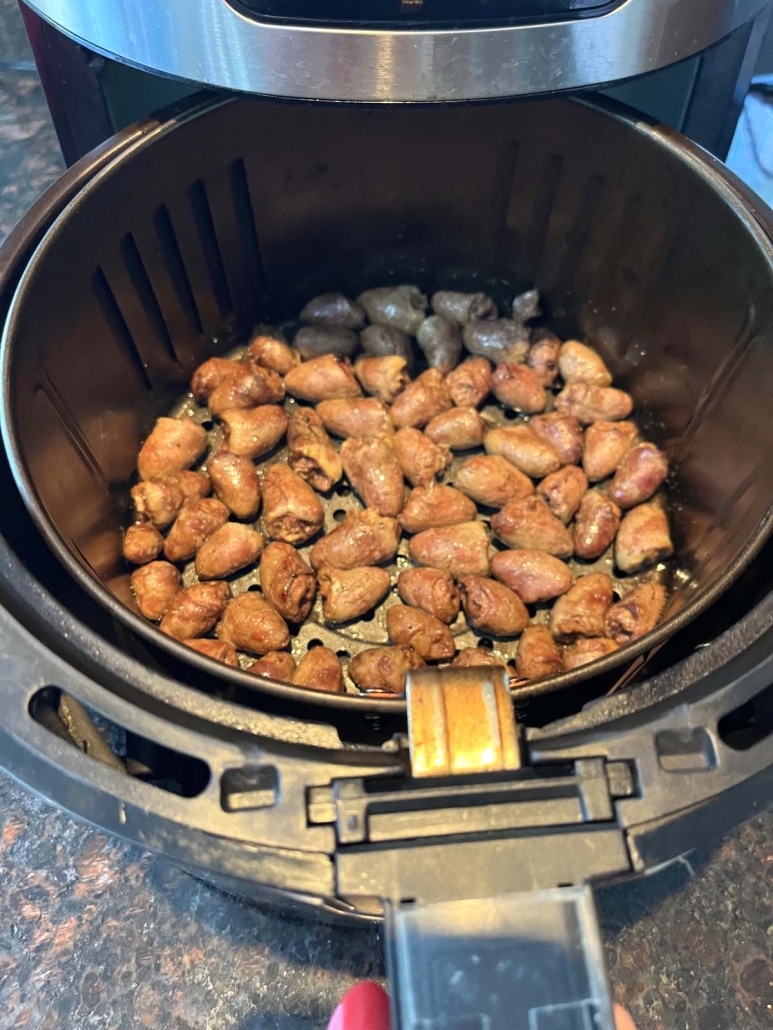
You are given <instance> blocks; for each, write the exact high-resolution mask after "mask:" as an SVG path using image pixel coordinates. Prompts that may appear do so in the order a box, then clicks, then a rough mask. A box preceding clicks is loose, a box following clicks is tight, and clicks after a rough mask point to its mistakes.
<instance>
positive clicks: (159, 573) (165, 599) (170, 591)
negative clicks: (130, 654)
mask: <svg viewBox="0 0 773 1030" xmlns="http://www.w3.org/2000/svg"><path fill="white" fill-rule="evenodd" d="M131 585H132V590H133V591H134V597H135V600H136V601H137V607H138V608H139V610H140V611H141V612H142V614H143V615H144V616H145V618H146V619H150V620H151V622H158V620H159V619H160V618H161V617H162V616H163V614H164V612H165V611H166V610H167V608H168V607H169V605H170V604H171V602H172V598H173V597H174V596H175V594H176V593H177V591H178V590H179V589H180V573H179V570H178V569H176V568H175V567H174V565H170V564H169V562H167V561H153V562H151V563H150V564H149V565H143V566H142V568H140V569H135V570H134V572H133V573H132V576H131Z"/></svg>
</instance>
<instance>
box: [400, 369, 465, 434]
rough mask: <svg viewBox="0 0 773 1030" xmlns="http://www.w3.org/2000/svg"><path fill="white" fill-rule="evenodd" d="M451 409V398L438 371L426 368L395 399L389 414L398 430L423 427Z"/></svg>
mask: <svg viewBox="0 0 773 1030" xmlns="http://www.w3.org/2000/svg"><path fill="white" fill-rule="evenodd" d="M450 407H451V397H450V395H449V393H448V387H447V386H446V383H445V378H444V377H443V373H442V372H441V371H440V369H437V368H428V369H427V371H426V372H422V374H421V375H420V376H419V378H418V379H415V380H414V381H413V382H412V383H409V384H408V385H407V386H406V388H405V389H404V390H403V392H402V393H401V394H398V395H397V397H395V401H394V404H393V405H392V408H391V412H390V414H391V415H392V421H393V422H394V424H395V425H396V426H397V428H398V429H402V428H403V426H416V427H418V428H421V426H425V425H426V424H427V423H428V422H429V420H430V419H431V418H434V417H435V415H439V414H440V412H441V411H446V410H447V409H448V408H450Z"/></svg>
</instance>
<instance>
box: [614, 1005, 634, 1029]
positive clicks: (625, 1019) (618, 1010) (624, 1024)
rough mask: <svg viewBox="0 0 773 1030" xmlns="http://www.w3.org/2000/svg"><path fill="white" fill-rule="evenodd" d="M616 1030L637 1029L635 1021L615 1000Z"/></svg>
mask: <svg viewBox="0 0 773 1030" xmlns="http://www.w3.org/2000/svg"><path fill="white" fill-rule="evenodd" d="M615 1030H636V1026H635V1024H634V1021H633V1020H632V1019H631V1017H630V1015H629V1014H628V1012H626V1010H625V1009H624V1008H623V1006H622V1005H618V1004H617V1002H615Z"/></svg>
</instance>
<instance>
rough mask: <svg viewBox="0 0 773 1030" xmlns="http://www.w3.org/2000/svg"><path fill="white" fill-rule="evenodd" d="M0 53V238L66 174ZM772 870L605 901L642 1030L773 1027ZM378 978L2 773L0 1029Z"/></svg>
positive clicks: (682, 881)
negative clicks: (60, 808)
mask: <svg viewBox="0 0 773 1030" xmlns="http://www.w3.org/2000/svg"><path fill="white" fill-rule="evenodd" d="M4 9H5V10H6V11H8V12H10V5H9V3H8V0H0V22H1V20H2V13H3V10H4ZM14 31H15V30H14ZM16 41H17V42H18V36H17V40H16ZM7 42H8V38H7V36H6V35H4V31H0V239H2V238H4V236H5V235H7V233H8V231H9V230H10V229H11V228H12V227H13V225H14V224H15V223H16V221H18V219H19V218H20V217H21V215H22V214H23V212H24V211H25V210H26V209H27V208H28V207H29V205H30V204H31V203H32V202H33V201H34V200H35V198H36V197H37V196H38V195H39V194H40V192H41V191H42V190H43V189H44V188H45V187H46V186H47V185H48V184H49V183H50V182H52V181H53V179H54V178H55V177H56V176H57V175H58V174H59V172H60V171H61V169H62V161H61V157H60V155H59V151H58V148H57V144H56V139H55V136H54V134H53V130H52V128H51V125H50V122H49V119H48V115H47V110H46V108H45V104H44V102H43V98H42V95H41V91H40V87H39V85H38V82H37V79H36V77H35V75H34V74H33V73H30V72H29V71H28V70H26V67H25V65H24V62H23V61H22V62H18V61H17V62H14V63H13V67H11V63H10V62H5V65H4V63H3V57H4V54H3V46H4V45H5V44H6V43H7ZM772 863H773V816H771V815H766V816H763V817H761V818H758V819H755V820H754V821H752V822H750V823H748V824H746V825H745V826H743V827H741V828H740V829H739V830H737V831H736V832H734V833H732V834H731V835H729V836H728V837H727V838H726V839H725V840H723V841H718V842H717V843H716V846H715V847H714V848H713V849H712V850H710V851H705V852H694V853H692V854H691V855H690V856H689V857H688V859H685V860H682V861H680V862H679V863H676V864H674V865H672V866H670V867H669V868H667V869H666V870H664V871H662V872H660V873H658V874H655V875H652V876H650V877H649V878H648V879H647V880H643V881H639V882H636V883H631V884H625V885H621V886H617V887H614V888H608V889H605V890H603V891H600V892H599V894H598V903H599V911H600V916H601V923H602V931H603V936H604V942H605V947H606V956H607V963H608V968H609V973H610V978H611V981H612V984H613V987H614V993H615V996H616V998H617V999H618V1000H619V1001H621V1002H622V1003H623V1004H624V1005H626V1006H628V1007H629V1009H630V1010H631V1012H632V1014H633V1016H634V1018H635V1019H636V1021H637V1024H638V1027H639V1030H687V1028H690V1030H723V1028H733V1030H763V1028H766V1027H771V1026H773V961H771V948H772V947H773V911H772V909H771V898H772V897H773V891H771V876H770V872H771V864H772ZM381 975H383V967H382V958H381V942H380V939H379V934H378V933H377V931H376V930H373V929H354V930H353V929H349V928H346V929H341V928H331V927H328V926H325V925H322V924H320V923H317V922H304V921H298V920H295V921H294V920H291V919H288V918H286V917H283V916H282V915H281V914H278V913H277V912H275V911H274V912H270V911H266V910H263V909H260V908H256V907H251V906H248V905H245V904H244V903H242V902H240V901H238V900H237V899H235V898H232V897H229V896H227V895H225V894H222V893H220V892H219V891H217V890H215V889H213V888H211V887H208V886H205V885H204V884H201V883H199V882H197V881H196V880H194V879H192V878H191V877H190V876H188V875H187V874H185V873H183V872H181V871H179V870H177V869H175V868H174V867H172V866H170V865H169V864H168V863H167V862H165V861H163V860H161V859H159V858H156V857H154V856H152V855H149V854H147V853H145V852H142V851H140V850H138V849H137V848H135V847H131V846H129V845H127V844H125V843H123V842H121V841H118V840H115V839H111V838H110V837H108V836H107V835H105V834H104V833H102V832H101V831H99V830H97V829H94V828H91V827H87V826H84V825H82V824H80V823H77V822H75V821H74V820H73V819H71V818H70V817H69V816H68V815H66V814H64V813H62V812H59V811H57V810H55V809H53V808H51V807H50V806H49V805H47V804H45V803H44V802H42V801H40V800H39V799H37V798H35V797H33V796H32V795H30V794H29V793H28V792H27V791H26V790H25V789H24V788H22V787H20V786H18V785H17V784H15V783H13V782H12V781H11V780H10V779H8V778H7V777H5V776H3V775H2V774H0V1030H11V1028H14V1030H16V1028H28V1030H51V1028H54V1027H66V1028H68V1030H86V1028H94V1030H109V1028H115V1030H130V1028H131V1030H134V1028H138V1027H147V1028H153V1030H159V1028H164V1030H257V1028H260V1030H272V1028H277V1030H301V1028H307V1027H308V1028H312V1027H314V1028H316V1027H323V1026H324V1025H325V1022H326V1019H327V1016H328V1015H329V1013H330V1012H331V1011H332V1009H333V1007H334V1005H335V1003H336V1002H337V1000H338V999H339V998H340V996H341V994H342V993H343V992H344V990H345V989H346V988H347V987H348V986H350V985H351V984H352V983H353V982H355V980H357V979H359V978H363V977H378V976H381Z"/></svg>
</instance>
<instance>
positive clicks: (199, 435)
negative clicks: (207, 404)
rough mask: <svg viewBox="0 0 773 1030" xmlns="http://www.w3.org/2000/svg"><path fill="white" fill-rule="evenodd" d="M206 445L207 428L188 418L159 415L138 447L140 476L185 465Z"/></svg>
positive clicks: (196, 456) (190, 463) (148, 477)
mask: <svg viewBox="0 0 773 1030" xmlns="http://www.w3.org/2000/svg"><path fill="white" fill-rule="evenodd" d="M206 446H207V432H206V430H205V429H202V427H201V426H199V425H197V424H196V423H195V422H192V421H191V419H189V418H159V419H157V421H156V424H155V425H154V426H153V430H152V432H151V434H150V436H149V437H148V438H147V440H146V441H145V443H144V444H143V445H142V448H141V450H140V454H139V458H138V459H137V468H138V470H139V473H140V479H155V478H156V477H157V476H164V475H168V474H169V473H170V472H180V471H182V469H187V468H188V467H189V466H191V465H192V464H193V463H194V461H195V460H196V459H197V458H198V457H200V456H201V454H202V453H203V452H204V450H205V448H206Z"/></svg>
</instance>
